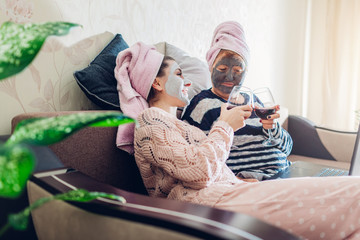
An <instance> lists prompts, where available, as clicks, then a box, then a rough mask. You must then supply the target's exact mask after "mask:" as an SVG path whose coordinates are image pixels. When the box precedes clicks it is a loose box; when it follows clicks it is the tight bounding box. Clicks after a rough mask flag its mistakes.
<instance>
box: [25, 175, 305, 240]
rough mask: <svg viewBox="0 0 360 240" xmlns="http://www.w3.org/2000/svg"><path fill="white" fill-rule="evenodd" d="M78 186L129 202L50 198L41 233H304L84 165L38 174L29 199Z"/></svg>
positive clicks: (38, 223) (39, 217) (40, 218)
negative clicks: (152, 191) (107, 179)
mask: <svg viewBox="0 0 360 240" xmlns="http://www.w3.org/2000/svg"><path fill="white" fill-rule="evenodd" d="M64 170H66V169H64ZM76 188H81V189H86V190H88V191H99V192H107V193H113V194H116V195H118V196H122V197H124V198H125V199H126V203H125V204H123V203H120V202H117V201H112V200H107V199H98V200H95V201H92V202H89V203H78V202H68V203H64V202H59V201H54V202H50V203H48V204H47V205H46V206H43V207H41V208H39V209H37V210H35V211H34V212H33V213H32V217H33V222H34V225H35V229H36V232H37V234H38V237H39V239H48V238H51V239H70V238H71V239H79V238H87V239H98V238H99V236H101V238H102V239H115V238H119V239H122V238H126V239H199V238H201V239H298V238H297V237H295V236H293V235H291V234H290V233H288V232H286V231H284V230H282V229H280V228H277V227H275V226H272V225H270V224H267V223H265V222H262V221H260V220H258V219H256V218H254V217H251V216H248V215H245V214H240V213H235V212H230V211H224V210H221V209H216V208H211V207H207V206H202V205H197V204H191V203H186V202H179V201H175V200H169V199H163V198H152V197H149V196H144V195H139V194H135V193H131V192H127V191H123V190H121V189H118V188H115V187H113V186H110V185H107V184H103V183H99V182H97V181H96V180H94V179H92V178H90V177H88V176H86V175H84V174H82V173H81V172H78V171H71V172H66V171H64V172H63V173H56V172H51V171H50V172H44V173H40V174H34V176H33V177H32V178H31V180H30V181H29V183H28V192H29V199H30V202H33V201H35V200H36V199H38V198H39V197H45V196H51V195H54V194H57V193H64V192H67V191H69V190H72V189H76ZM69 215H71V218H68V216H69ZM55 225H56V227H55ZM95 233H96V234H95Z"/></svg>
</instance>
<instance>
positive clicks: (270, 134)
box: [267, 129, 274, 139]
mask: <svg viewBox="0 0 360 240" xmlns="http://www.w3.org/2000/svg"><path fill="white" fill-rule="evenodd" d="M267 131H268V134H269V139H273V138H274V137H273V135H272V132H271V129H268V130H267Z"/></svg>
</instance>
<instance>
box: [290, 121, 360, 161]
mask: <svg viewBox="0 0 360 240" xmlns="http://www.w3.org/2000/svg"><path fill="white" fill-rule="evenodd" d="M287 131H288V132H289V133H290V135H291V137H292V139H293V143H294V145H293V149H292V151H291V155H300V156H307V157H311V158H318V159H325V160H331V161H338V162H344V163H347V164H350V161H351V156H352V153H353V148H354V144H355V139H356V132H343V131H336V130H333V129H328V128H322V127H319V126H316V125H315V124H314V123H313V122H311V121H310V120H308V119H306V118H304V117H300V116H295V115H289V117H288V119H287Z"/></svg>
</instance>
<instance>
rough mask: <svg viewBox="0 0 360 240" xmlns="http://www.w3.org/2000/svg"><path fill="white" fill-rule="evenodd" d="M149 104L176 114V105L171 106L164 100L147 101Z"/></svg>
mask: <svg viewBox="0 0 360 240" xmlns="http://www.w3.org/2000/svg"><path fill="white" fill-rule="evenodd" d="M149 106H150V107H157V108H161V109H162V110H164V111H166V112H168V113H170V114H171V115H174V116H176V113H177V107H174V106H171V105H169V104H167V103H166V102H164V101H153V102H149Z"/></svg>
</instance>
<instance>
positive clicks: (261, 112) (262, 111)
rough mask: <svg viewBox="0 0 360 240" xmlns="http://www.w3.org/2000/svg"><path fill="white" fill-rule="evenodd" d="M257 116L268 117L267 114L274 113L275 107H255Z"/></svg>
mask: <svg viewBox="0 0 360 240" xmlns="http://www.w3.org/2000/svg"><path fill="white" fill-rule="evenodd" d="M254 111H255V114H256V116H258V117H259V118H261V119H267V116H269V115H271V114H274V113H275V112H276V111H275V108H255V109H254Z"/></svg>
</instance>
